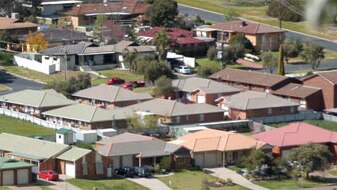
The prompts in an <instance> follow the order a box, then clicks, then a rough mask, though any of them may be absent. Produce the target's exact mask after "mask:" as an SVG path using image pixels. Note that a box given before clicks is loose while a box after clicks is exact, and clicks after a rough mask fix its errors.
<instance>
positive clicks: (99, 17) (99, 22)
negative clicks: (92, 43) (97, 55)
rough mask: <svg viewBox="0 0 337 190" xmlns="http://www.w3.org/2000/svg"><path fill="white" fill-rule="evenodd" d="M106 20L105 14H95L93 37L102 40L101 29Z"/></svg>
mask: <svg viewBox="0 0 337 190" xmlns="http://www.w3.org/2000/svg"><path fill="white" fill-rule="evenodd" d="M106 20H107V18H106V16H105V15H103V14H100V15H97V18H96V21H95V25H94V28H93V37H94V38H95V39H96V40H98V41H99V42H102V41H103V29H104V23H105V21H106Z"/></svg>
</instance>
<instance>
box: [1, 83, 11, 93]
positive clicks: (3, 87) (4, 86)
mask: <svg viewBox="0 0 337 190" xmlns="http://www.w3.org/2000/svg"><path fill="white" fill-rule="evenodd" d="M9 89H10V88H9V87H8V86H6V85H3V84H0V92H1V91H7V90H9Z"/></svg>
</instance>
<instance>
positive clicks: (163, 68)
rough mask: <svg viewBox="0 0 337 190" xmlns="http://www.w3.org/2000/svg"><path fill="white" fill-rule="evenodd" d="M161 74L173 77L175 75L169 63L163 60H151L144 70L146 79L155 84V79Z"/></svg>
mask: <svg viewBox="0 0 337 190" xmlns="http://www.w3.org/2000/svg"><path fill="white" fill-rule="evenodd" d="M161 76H166V77H167V78H172V77H173V73H172V70H171V69H170V68H168V67H167V65H166V64H165V63H163V62H158V61H151V62H149V63H148V65H147V67H146V69H145V71H144V79H145V80H146V81H150V82H152V84H154V83H155V81H156V80H157V79H158V78H159V77H161Z"/></svg>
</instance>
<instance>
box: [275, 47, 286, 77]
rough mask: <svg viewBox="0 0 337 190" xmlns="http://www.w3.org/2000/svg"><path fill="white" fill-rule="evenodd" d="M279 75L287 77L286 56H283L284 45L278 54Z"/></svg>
mask: <svg viewBox="0 0 337 190" xmlns="http://www.w3.org/2000/svg"><path fill="white" fill-rule="evenodd" d="M277 74H278V75H285V71H284V55H283V45H282V44H281V45H280V48H279V54H278V65H277Z"/></svg>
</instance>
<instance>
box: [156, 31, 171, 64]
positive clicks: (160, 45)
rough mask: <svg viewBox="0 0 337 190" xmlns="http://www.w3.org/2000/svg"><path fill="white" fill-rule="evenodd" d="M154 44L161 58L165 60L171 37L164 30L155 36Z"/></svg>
mask: <svg viewBox="0 0 337 190" xmlns="http://www.w3.org/2000/svg"><path fill="white" fill-rule="evenodd" d="M154 45H155V46H156V48H157V51H158V53H159V58H160V59H161V60H165V59H166V50H167V48H168V47H169V45H170V37H169V35H168V34H167V33H166V32H165V31H164V30H163V31H162V32H159V33H157V34H156V35H155V36H154Z"/></svg>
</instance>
